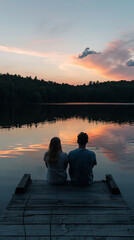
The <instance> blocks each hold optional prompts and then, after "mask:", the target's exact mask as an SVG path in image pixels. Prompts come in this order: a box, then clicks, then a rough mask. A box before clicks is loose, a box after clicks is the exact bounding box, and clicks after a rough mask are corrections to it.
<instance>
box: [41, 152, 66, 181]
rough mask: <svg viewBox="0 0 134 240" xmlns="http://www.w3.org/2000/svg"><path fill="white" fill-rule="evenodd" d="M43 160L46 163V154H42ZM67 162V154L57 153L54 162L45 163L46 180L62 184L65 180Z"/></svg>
mask: <svg viewBox="0 0 134 240" xmlns="http://www.w3.org/2000/svg"><path fill="white" fill-rule="evenodd" d="M44 161H45V162H46V163H47V154H46V153H45V155H44ZM67 164H68V157H67V154H66V153H64V152H60V153H59V158H58V161H57V163H56V164H54V165H50V164H49V163H47V180H48V182H49V183H53V184H63V183H65V182H66V179H67V173H66V168H67Z"/></svg>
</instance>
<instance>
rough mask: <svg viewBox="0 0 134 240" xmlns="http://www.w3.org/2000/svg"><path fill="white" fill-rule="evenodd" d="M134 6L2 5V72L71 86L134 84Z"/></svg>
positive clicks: (104, 0) (59, 1)
mask: <svg viewBox="0 0 134 240" xmlns="http://www.w3.org/2000/svg"><path fill="white" fill-rule="evenodd" d="M133 9H134V1H133V0H129V1H127V0H23V1H20V0H12V1H11V0H0V17H1V21H0V72H1V73H7V72H8V73H10V74H20V75H22V76H32V77H35V76H37V77H38V78H39V79H44V80H51V81H56V82H60V83H62V82H66V83H69V84H83V83H85V84H87V83H88V82H89V81H97V80H99V81H108V80H122V79H125V80H133V79H134V13H133Z"/></svg>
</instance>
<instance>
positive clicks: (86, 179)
mask: <svg viewBox="0 0 134 240" xmlns="http://www.w3.org/2000/svg"><path fill="white" fill-rule="evenodd" d="M77 143H78V145H79V147H78V149H75V150H73V151H71V152H69V154H68V155H67V154H66V153H64V152H62V147H61V141H60V139H59V138H58V137H54V138H52V139H51V141H50V145H49V150H48V151H47V152H46V153H45V155H44V161H45V163H46V166H47V169H48V170H47V180H48V182H49V183H51V184H64V183H66V180H67V172H66V169H67V165H68V164H69V175H70V178H71V183H72V184H74V185H90V184H92V181H93V172H92V168H93V167H94V165H96V164H97V162H96V156H95V153H94V152H92V151H89V150H87V149H86V144H87V143H88V135H87V134H86V133H83V132H81V133H80V134H79V135H78V139H77Z"/></svg>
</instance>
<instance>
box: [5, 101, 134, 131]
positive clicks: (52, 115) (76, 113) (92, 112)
mask: <svg viewBox="0 0 134 240" xmlns="http://www.w3.org/2000/svg"><path fill="white" fill-rule="evenodd" d="M0 115H1V117H0V128H9V129H10V128H13V127H18V128H21V127H22V126H24V125H27V126H28V127H32V125H35V126H36V127H37V126H38V124H39V123H44V122H56V121H57V120H59V119H60V120H61V119H62V120H65V119H68V118H81V119H88V121H89V122H90V121H97V122H98V121H99V122H105V123H109V122H110V123H111V122H113V123H118V124H123V123H127V124H132V123H134V105H82V106H80V105H56V106H53V105H20V104H16V105H10V106H9V105H8V106H6V105H4V106H3V105H0Z"/></svg>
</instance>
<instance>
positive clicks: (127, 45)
mask: <svg viewBox="0 0 134 240" xmlns="http://www.w3.org/2000/svg"><path fill="white" fill-rule="evenodd" d="M133 57H134V39H125V40H114V41H113V42H111V43H109V44H108V46H107V48H106V49H104V50H103V51H102V52H101V53H99V54H96V52H95V54H89V55H87V56H85V57H83V58H79V57H78V56H73V63H74V64H76V65H79V66H82V67H85V68H89V69H94V70H96V72H98V73H99V74H100V75H102V76H104V77H107V78H109V79H114V80H121V79H126V80H132V79H134V67H132V64H131V67H130V65H129V64H128V65H127V62H129V61H130V60H132V59H133ZM131 62H133V60H132V61H131Z"/></svg>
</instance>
